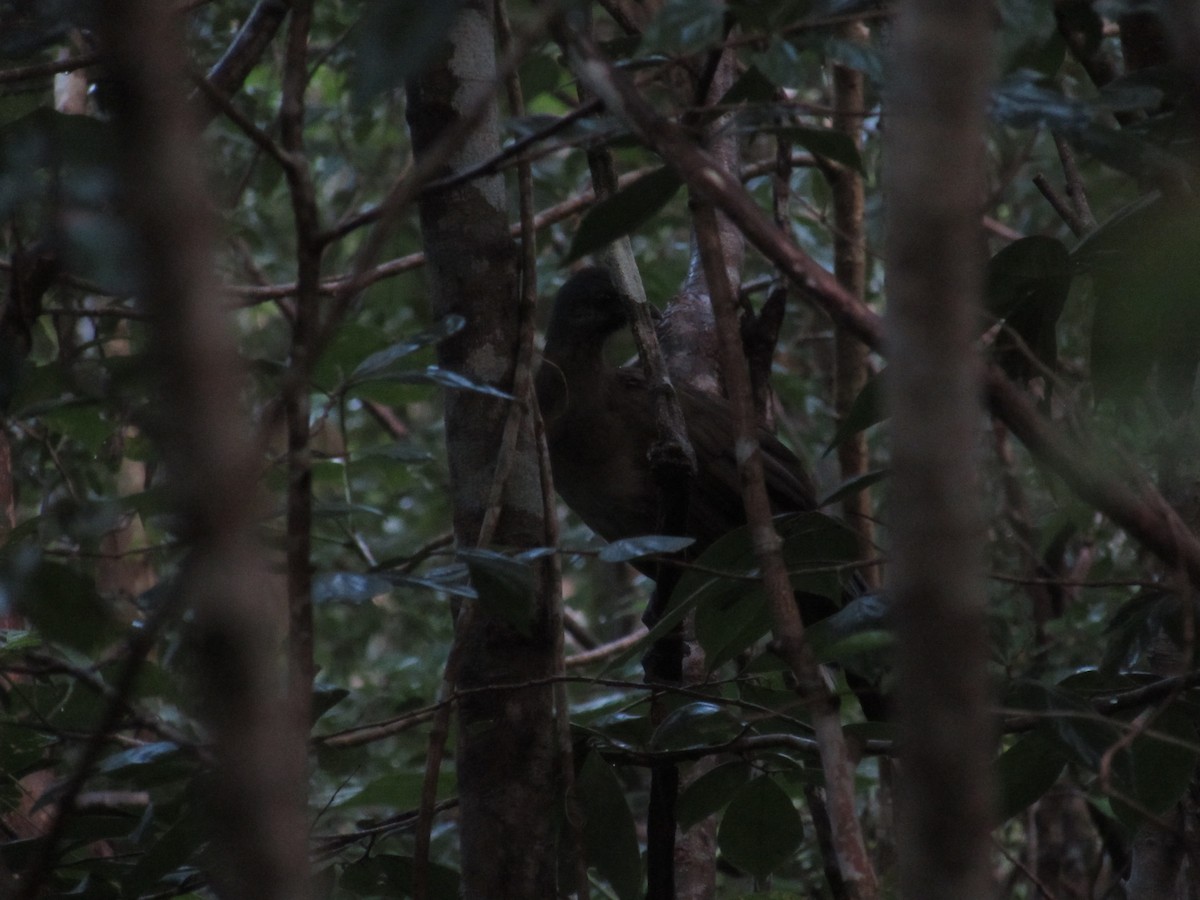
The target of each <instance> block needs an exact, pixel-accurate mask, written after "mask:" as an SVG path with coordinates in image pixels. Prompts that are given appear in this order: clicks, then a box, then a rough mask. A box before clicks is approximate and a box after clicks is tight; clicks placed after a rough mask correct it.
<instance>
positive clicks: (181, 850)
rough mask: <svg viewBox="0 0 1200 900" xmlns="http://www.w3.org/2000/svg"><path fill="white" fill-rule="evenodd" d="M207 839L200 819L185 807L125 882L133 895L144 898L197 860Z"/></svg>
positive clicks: (138, 861)
mask: <svg viewBox="0 0 1200 900" xmlns="http://www.w3.org/2000/svg"><path fill="white" fill-rule="evenodd" d="M207 838H208V835H207V834H206V832H205V829H204V826H203V824H202V823H201V822H200V821H199V816H197V815H196V814H195V812H193V810H192V808H191V806H190V805H185V806H184V807H183V808H182V810H181V811H180V812H177V813H176V815H175V818H174V821H172V822H170V824H169V825H168V826H167V827H166V829H165V830H164V831H162V832H161V833H159V834H158V837H157V839H155V840H153V842H152V843H150V844H149V846H148V847H145V850H144V852H143V853H142V855H141V856H140V857H139V858H138V860H137V862H136V864H135V865H134V867H133V869H132V871H131V872H130V873H129V876H128V877H127V879H126V886H127V888H128V889H129V890H130V892H131V895H132V896H138V897H141V896H144V895H146V894H149V893H151V891H150V889H151V888H152V887H153V886H154V885H156V884H158V883H159V881H160V880H161V879H162V878H163V877H164V876H166V875H169V874H170V873H172V872H174V871H176V870H177V869H179V868H180V867H182V866H184V865H186V864H187V863H188V862H189V861H190V860H192V859H193V858H194V857H196V856H197V855H198V854H199V852H200V849H201V847H203V846H204V844H205V842H206V840H207ZM139 843H141V841H139Z"/></svg>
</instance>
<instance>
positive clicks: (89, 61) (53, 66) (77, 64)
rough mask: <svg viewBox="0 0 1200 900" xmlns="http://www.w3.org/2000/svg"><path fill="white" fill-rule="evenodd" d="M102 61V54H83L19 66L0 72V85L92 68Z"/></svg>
mask: <svg viewBox="0 0 1200 900" xmlns="http://www.w3.org/2000/svg"><path fill="white" fill-rule="evenodd" d="M103 60H104V54H103V53H83V54H80V55H79V56H68V57H66V58H64V59H55V60H52V61H50V62H44V63H35V64H34V65H31V66H21V67H19V68H16V69H2V70H0V84H14V83H16V82H18V81H30V80H32V79H35V78H46V77H48V76H50V75H57V74H59V73H60V72H74V71H75V70H76V69H83V68H86V67H87V66H94V65H96V64H97V63H99V62H102V61H103Z"/></svg>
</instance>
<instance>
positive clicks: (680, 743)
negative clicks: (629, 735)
mask: <svg viewBox="0 0 1200 900" xmlns="http://www.w3.org/2000/svg"><path fill="white" fill-rule="evenodd" d="M742 727H743V725H742V723H741V722H740V721H739V720H738V719H737V718H736V717H734V716H733V715H732V714H731V713H730V712H729V710H728V709H726V708H725V707H723V706H717V705H716V704H715V703H704V702H703V701H695V702H692V703H685V704H684V705H683V706H681V707H679V708H678V709H674V710H672V711H671V712H670V713H669V714H668V715H667V717H666V718H665V719H663V721H662V724H660V725H659V726H658V728H656V729H655V730H654V735H653V736H652V737H651V738H650V746H652V747H653V748H654V749H655V750H686V749H690V748H692V747H707V746H711V745H713V744H723V743H725V742H726V741H729V740H732V739H733V738H735V737H737V735H738V733H739V732H740V731H741V730H742Z"/></svg>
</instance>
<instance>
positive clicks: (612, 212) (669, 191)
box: [563, 166, 681, 265]
mask: <svg viewBox="0 0 1200 900" xmlns="http://www.w3.org/2000/svg"><path fill="white" fill-rule="evenodd" d="M680 184H681V182H680V180H679V177H678V176H677V175H676V174H675V173H674V172H672V171H671V170H670V169H668V168H667V167H666V166H663V167H662V168H659V169H655V170H654V171H653V172H650V173H649V174H647V175H643V176H642V177H641V178H639V179H638V180H637V181H635V182H633V183H632V184H630V185H627V186H625V187H623V188H621V190H619V191H617V192H616V193H615V194H613V195H612V196H611V197H606V198H605V199H604V200H601V201H600V202H599V203H597V204H596V205H595V206H593V207H592V208H591V210H589V211H588V213H587V215H585V216H584V217H583V221H581V222H580V223H579V228H578V230H577V231H576V232H575V237H574V238H572V240H571V249H570V250H568V251H567V255H566V258H565V259H563V264H564V265H566V264H567V263H570V262H574V261H575V260H577V259H579V258H580V257H582V256H586V255H587V254H589V253H594V252H595V251H597V250H601V249H603V248H604V247H607V246H608V245H609V244H611V243H612V242H613V241H615V240H616V239H617V238H620V237H624V236H625V235H627V234H630V233H631V232H633V231H636V230H637V228H638V227H639V226H641V225H643V224H644V223H645V222H647V221H649V220H650V218H651V217H652V216H653V215H654V214H655V213H657V212H658V211H659V210H660V209H662V208H663V207H664V206H666V205H667V203H668V202H669V201H670V199H671V198H672V197H674V196H675V194H676V193H677V192H678V191H679V187H680Z"/></svg>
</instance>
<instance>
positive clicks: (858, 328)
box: [579, 43, 1200, 586]
mask: <svg viewBox="0 0 1200 900" xmlns="http://www.w3.org/2000/svg"><path fill="white" fill-rule="evenodd" d="M579 47H580V51H581V54H582V56H583V58H584V69H583V73H584V74H585V75H586V77H587V78H588V80H589V81H590V83H591V84H592V85H593V86H594V87H595V89H596V91H597V93H598V94H599V95H600V96H601V98H602V99H603V100H604V101H605V104H606V105H607V106H608V108H609V109H610V110H612V111H614V112H615V113H616V114H618V115H620V116H621V117H622V118H623V119H625V120H626V121H627V122H628V123H629V124H630V126H631V127H632V128H633V130H634V131H635V133H636V134H637V135H638V136H639V137H640V138H641V139H642V140H644V141H645V142H646V143H647V144H648V145H649V146H650V147H652V148H654V149H655V150H656V151H657V152H658V153H659V154H660V155H661V156H662V157H663V158H664V159H665V160H667V161H668V163H669V164H670V165H671V166H672V167H673V168H675V169H676V171H677V172H678V173H679V174H680V176H681V178H682V179H683V180H684V181H685V183H687V184H688V185H689V187H691V188H692V189H693V190H695V191H697V192H698V193H701V194H703V195H704V196H706V197H707V198H708V199H709V200H711V202H713V203H714V204H715V205H716V206H718V207H719V208H721V209H723V210H724V211H725V212H726V214H728V215H729V217H730V218H731V219H732V220H733V221H734V222H735V223H737V225H738V226H739V227H740V228H741V229H742V230H743V231H744V232H745V234H746V238H747V240H749V241H750V243H751V244H753V245H754V246H755V247H756V248H757V249H758V250H759V251H760V252H761V253H762V254H763V255H764V256H765V257H766V258H767V259H768V260H770V261H771V262H773V263H774V264H775V265H777V266H779V267H780V269H781V270H782V271H783V272H785V273H786V275H787V277H788V278H789V279H791V281H792V282H793V283H794V284H795V285H796V286H797V287H798V288H799V289H800V290H802V291H803V292H804V293H805V294H806V295H807V296H809V297H811V298H812V299H813V300H814V301H815V302H816V303H818V304H819V305H820V306H821V308H822V309H824V310H825V312H826V313H828V314H829V316H830V318H832V319H833V320H834V321H835V322H836V323H838V324H839V325H842V326H843V327H846V328H847V329H849V330H850V331H852V332H854V333H855V334H857V335H858V336H859V337H860V338H861V339H862V340H863V342H864V343H866V344H867V345H868V346H869V347H871V349H872V350H875V351H876V352H882V351H883V350H884V346H883V330H882V322H881V320H880V318H879V316H878V315H877V314H876V313H874V312H873V311H872V310H870V309H869V308H868V307H866V306H865V305H864V304H862V303H860V302H859V301H858V299H857V298H855V297H853V296H852V295H850V294H849V293H848V292H847V291H845V290H844V289H843V288H842V287H841V285H839V284H838V282H837V279H836V278H834V276H833V275H832V273H830V272H829V271H828V270H826V269H825V268H824V267H822V266H821V265H820V264H819V263H817V262H816V260H814V259H813V258H812V257H811V256H809V255H808V254H807V253H805V252H804V251H803V250H802V249H800V247H798V246H797V245H796V244H795V243H793V242H792V241H791V240H790V239H789V237H788V236H787V235H786V234H782V233H780V232H779V230H778V229H777V228H775V226H774V223H772V222H771V221H770V219H769V218H767V217H766V216H765V215H764V214H763V213H762V211H761V210H760V209H759V208H758V206H757V205H756V204H755V203H754V201H753V199H752V198H751V197H750V196H749V195H748V194H747V193H746V192H745V190H743V189H742V188H741V187H740V186H739V185H738V184H736V183H735V182H734V180H733V179H731V178H728V177H727V176H725V175H723V174H722V173H721V172H720V171H719V168H718V166H717V164H716V162H715V160H713V159H711V158H710V157H709V156H708V154H706V153H704V152H703V151H701V150H699V149H698V148H696V147H695V146H694V145H693V143H692V142H691V140H690V139H689V138H688V136H687V135H686V134H684V133H683V132H682V131H681V130H680V128H679V127H678V126H677V125H675V124H674V123H672V122H670V121H668V120H666V119H664V118H662V117H661V116H659V115H658V114H657V113H656V112H654V110H653V109H652V108H651V107H650V106H649V104H647V103H646V101H645V100H644V99H643V98H642V97H641V96H640V95H639V94H638V93H637V92H636V91H635V90H634V89H633V86H632V85H631V84H630V83H629V81H628V79H627V78H625V77H624V76H623V75H622V74H621V73H620V72H617V71H616V70H614V69H613V68H612V67H611V65H610V64H609V63H607V62H606V61H605V60H604V58H603V57H602V56H601V55H600V54H599V52H598V51H597V50H596V49H595V47H594V46H592V45H590V44H588V43H583V44H580V45H579ZM984 387H985V389H986V391H987V398H988V403H989V405H990V407H991V409H992V412H993V413H994V414H995V415H996V416H998V417H999V418H1000V419H1001V420H1002V421H1004V423H1005V424H1006V425H1008V427H1009V428H1010V429H1012V432H1013V433H1014V434H1015V435H1016V436H1017V438H1018V439H1019V440H1020V441H1021V442H1022V443H1023V444H1025V446H1026V447H1027V448H1029V450H1030V451H1031V452H1032V453H1033V454H1034V456H1035V457H1036V458H1037V459H1038V460H1039V461H1040V462H1042V463H1043V464H1045V465H1047V466H1048V467H1049V468H1050V469H1051V470H1052V471H1053V472H1055V473H1056V474H1057V475H1059V477H1061V478H1062V479H1063V480H1064V481H1066V482H1067V484H1068V485H1070V486H1071V488H1072V489H1073V490H1074V491H1075V492H1076V493H1077V494H1078V495H1079V496H1080V497H1082V498H1083V499H1084V500H1085V501H1087V502H1089V503H1091V504H1093V505H1094V506H1095V507H1096V508H1097V509H1099V510H1101V511H1102V512H1104V513H1105V514H1106V515H1108V516H1109V517H1110V518H1111V519H1112V520H1113V521H1114V522H1116V523H1117V524H1118V525H1120V526H1121V527H1122V528H1125V529H1126V530H1127V531H1128V532H1129V533H1130V534H1131V535H1132V536H1133V537H1134V538H1135V539H1137V540H1138V541H1139V542H1140V543H1141V544H1142V545H1143V546H1144V547H1146V548H1147V549H1148V550H1150V551H1151V552H1152V553H1154V554H1155V555H1156V556H1158V557H1159V558H1160V559H1162V560H1163V561H1164V562H1166V563H1167V564H1168V565H1175V564H1176V563H1182V564H1183V567H1184V569H1185V570H1186V571H1187V573H1188V577H1189V578H1190V579H1191V580H1192V583H1193V584H1195V585H1197V586H1200V540H1197V539H1196V538H1195V537H1194V536H1192V535H1190V533H1189V532H1188V530H1187V528H1186V527H1185V526H1184V525H1183V523H1182V522H1181V521H1180V519H1179V516H1178V514H1177V513H1175V511H1174V510H1172V509H1171V507H1170V505H1169V504H1167V503H1166V501H1165V500H1163V498H1162V496H1161V494H1159V493H1158V491H1156V490H1155V489H1154V487H1153V486H1152V485H1150V484H1149V483H1148V482H1147V481H1146V479H1145V478H1143V477H1140V476H1138V475H1136V474H1133V473H1128V472H1123V471H1122V472H1113V471H1111V470H1110V467H1109V466H1108V465H1107V464H1106V463H1105V462H1102V461H1101V460H1100V459H1099V458H1097V456H1096V454H1095V453H1094V452H1093V451H1091V450H1090V449H1088V448H1087V447H1085V446H1083V445H1082V444H1081V443H1080V442H1079V441H1077V440H1075V439H1074V438H1073V437H1070V436H1068V435H1067V434H1065V433H1064V432H1063V431H1061V430H1060V429H1059V428H1057V427H1055V426H1054V425H1053V424H1052V423H1050V422H1049V421H1047V420H1046V418H1045V417H1044V416H1043V415H1042V414H1041V413H1040V412H1038V410H1037V409H1036V408H1035V407H1034V405H1033V403H1032V402H1031V401H1030V399H1029V398H1028V397H1027V396H1026V395H1025V393H1024V392H1022V391H1021V389H1020V388H1018V387H1017V386H1016V385H1014V384H1013V383H1012V382H1011V381H1010V380H1009V379H1008V376H1007V375H1005V373H1004V372H1003V371H1002V370H1001V369H1000V368H999V367H997V366H996V365H994V364H991V365H988V366H987V368H986V370H985V373H984ZM1131 485H1136V489H1135V488H1134V487H1131Z"/></svg>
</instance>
